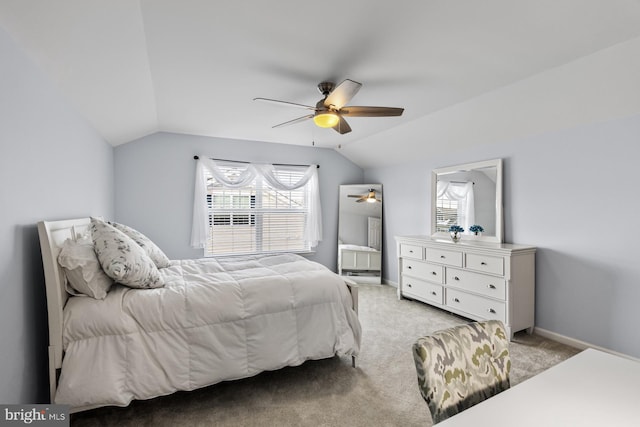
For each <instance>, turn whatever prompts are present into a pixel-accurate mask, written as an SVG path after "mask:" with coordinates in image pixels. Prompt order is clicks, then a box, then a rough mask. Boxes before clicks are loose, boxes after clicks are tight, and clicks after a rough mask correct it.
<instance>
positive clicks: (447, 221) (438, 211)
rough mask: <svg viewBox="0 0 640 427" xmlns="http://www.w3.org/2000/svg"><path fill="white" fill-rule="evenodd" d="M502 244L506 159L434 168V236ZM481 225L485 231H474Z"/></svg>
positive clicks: (432, 235) (432, 234)
mask: <svg viewBox="0 0 640 427" xmlns="http://www.w3.org/2000/svg"><path fill="white" fill-rule="evenodd" d="M452 225H458V226H460V227H462V228H463V229H464V232H462V233H461V239H462V240H481V241H487V242H499V243H502V241H503V240H502V239H503V236H502V235H503V219H502V159H495V160H487V161H484V162H476V163H467V164H463V165H457V166H450V167H446V168H441V169H434V170H433V172H432V174H431V237H432V238H447V239H449V240H451V233H450V231H449V228H450V227H451V226H452ZM474 225H475V226H480V227H481V229H482V231H479V232H477V231H476V232H474V231H475V230H476V228H477V227H472V226H474Z"/></svg>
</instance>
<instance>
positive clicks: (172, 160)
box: [115, 133, 363, 270]
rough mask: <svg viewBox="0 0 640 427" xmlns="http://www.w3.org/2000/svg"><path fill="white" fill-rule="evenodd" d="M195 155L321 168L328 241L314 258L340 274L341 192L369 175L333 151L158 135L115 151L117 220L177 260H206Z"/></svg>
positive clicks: (320, 177) (319, 174) (322, 196)
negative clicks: (194, 221)
mask: <svg viewBox="0 0 640 427" xmlns="http://www.w3.org/2000/svg"><path fill="white" fill-rule="evenodd" d="M194 155H203V156H210V157H214V158H220V159H229V160H242V161H252V162H265V163H292V164H310V163H317V164H319V165H320V169H319V171H318V177H319V179H320V199H321V205H322V222H323V240H322V242H320V244H318V246H317V248H316V253H315V254H314V255H311V256H309V258H310V259H313V260H314V261H318V262H320V263H321V264H324V265H326V266H327V267H329V268H331V269H332V270H335V268H336V263H337V261H336V260H337V242H338V189H339V185H340V184H352V183H361V182H362V177H363V171H362V169H360V168H359V167H358V166H356V165H354V164H353V163H351V162H350V161H349V160H347V159H345V158H344V157H343V156H341V155H339V154H338V153H336V152H335V151H334V150H331V149H324V148H316V147H311V146H309V147H304V146H297V145H295V146H294V145H285V144H271V143H266V142H256V141H240V140H229V139H222V138H208V137H202V136H191V135H181V134H172V133H157V134H153V135H150V136H147V137H144V138H141V139H139V140H136V141H133V142H130V143H128V144H124V145H120V146H118V147H116V149H115V188H116V190H115V194H116V199H115V219H116V220H117V221H120V222H122V223H124V224H127V225H130V226H132V227H134V228H137V229H139V230H140V231H141V232H142V233H144V234H146V235H147V236H149V238H151V239H152V240H153V241H154V242H155V243H156V244H157V245H158V246H160V248H162V249H163V250H164V251H165V252H166V254H167V255H168V256H169V257H170V258H173V259H180V258H199V257H202V255H203V252H202V250H201V249H192V248H190V247H189V242H190V236H191V218H192V214H193V188H194V180H195V166H196V162H195V160H194V159H193V156H194Z"/></svg>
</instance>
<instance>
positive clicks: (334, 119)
mask: <svg viewBox="0 0 640 427" xmlns="http://www.w3.org/2000/svg"><path fill="white" fill-rule="evenodd" d="M339 121H340V117H338V115H337V114H336V113H334V112H332V111H327V112H324V113H319V114H316V115H315V116H313V122H314V123H315V124H316V126H319V127H321V128H332V127H334V126H335V125H337V124H338V122H339Z"/></svg>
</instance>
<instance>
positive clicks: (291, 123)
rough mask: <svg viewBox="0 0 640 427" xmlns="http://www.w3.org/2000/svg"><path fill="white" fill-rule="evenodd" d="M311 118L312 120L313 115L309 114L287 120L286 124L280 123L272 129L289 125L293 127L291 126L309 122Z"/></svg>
mask: <svg viewBox="0 0 640 427" xmlns="http://www.w3.org/2000/svg"><path fill="white" fill-rule="evenodd" d="M311 118H313V114H309V115H307V116H302V117H298V118H297V119H293V120H289V121H288V122H284V123H280V124H278V125H275V126H273V127H274V128H279V127H282V126H289V125H293V124H296V123H299V122H303V121H305V120H309V119H311Z"/></svg>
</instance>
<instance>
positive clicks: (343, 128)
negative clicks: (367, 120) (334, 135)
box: [333, 115, 351, 135]
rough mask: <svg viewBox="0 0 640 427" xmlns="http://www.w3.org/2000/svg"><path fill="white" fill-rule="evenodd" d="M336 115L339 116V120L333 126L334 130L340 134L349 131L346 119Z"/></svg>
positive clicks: (349, 127)
mask: <svg viewBox="0 0 640 427" xmlns="http://www.w3.org/2000/svg"><path fill="white" fill-rule="evenodd" d="M338 117H340V121H339V122H338V124H337V125H335V126H334V127H333V128H334V129H335V130H336V132H338V133H339V134H340V135H344V134H345V133H349V132H351V126H349V123H347V121H346V120H345V119H344V118H343V117H342V116H340V115H338Z"/></svg>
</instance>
